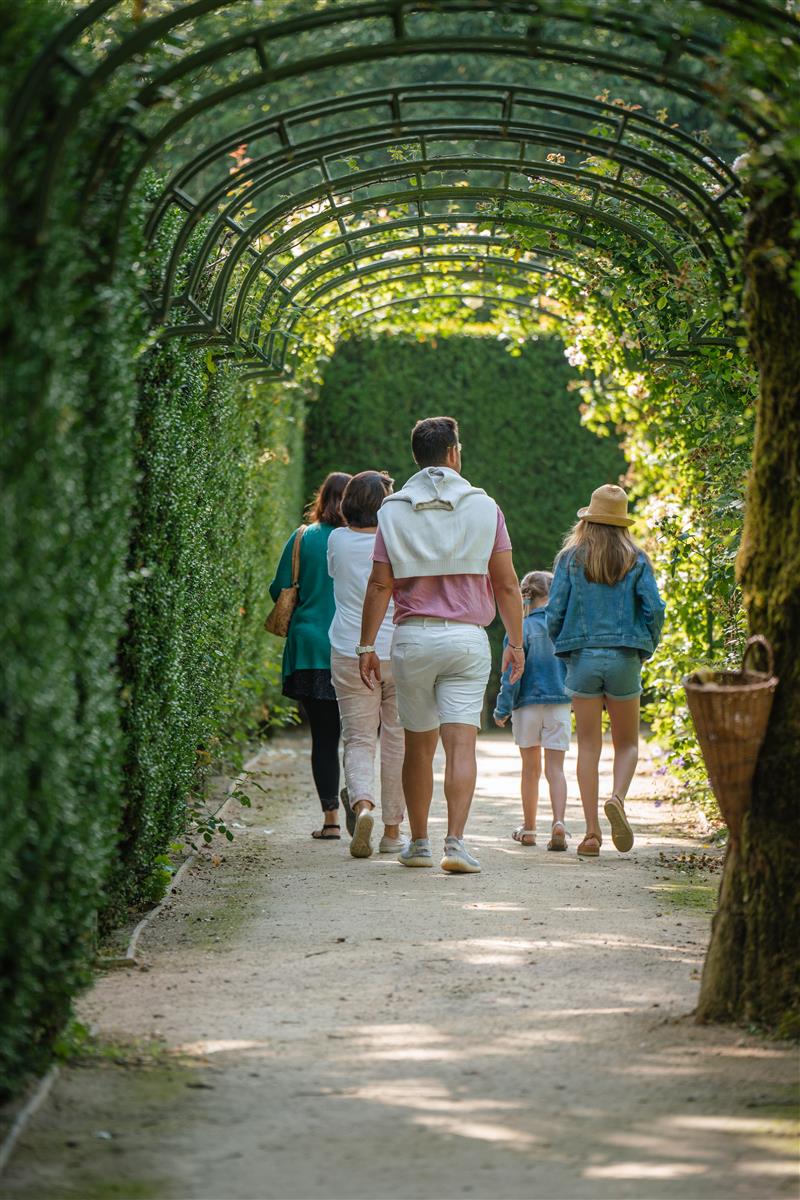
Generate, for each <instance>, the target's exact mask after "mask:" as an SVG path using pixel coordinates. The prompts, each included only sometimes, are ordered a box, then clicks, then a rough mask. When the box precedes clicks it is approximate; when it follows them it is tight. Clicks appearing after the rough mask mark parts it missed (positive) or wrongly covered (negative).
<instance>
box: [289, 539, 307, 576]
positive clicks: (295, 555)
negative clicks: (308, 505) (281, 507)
mask: <svg viewBox="0 0 800 1200" xmlns="http://www.w3.org/2000/svg"><path fill="white" fill-rule="evenodd" d="M307 529H308V526H307V525H301V526H300V527H299V528H298V529H296V530H295V534H294V545H293V546H292V587H297V585H298V584H299V583H300V545H301V543H302V541H303V537H304V536H305V532H306V530H307Z"/></svg>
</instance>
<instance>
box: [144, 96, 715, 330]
mask: <svg viewBox="0 0 800 1200" xmlns="http://www.w3.org/2000/svg"><path fill="white" fill-rule="evenodd" d="M426 93H427V89H425V88H421V89H420V91H419V92H415V93H414V97H413V98H414V99H416V98H417V96H418V95H423V94H426ZM464 94H465V93H464V91H463V89H462V90H461V95H462V96H463V95H464ZM370 98H371V97H370ZM384 99H385V97H384ZM387 102H390V101H387ZM508 107H510V104H509V105H508ZM331 108H332V109H333V111H336V109H335V107H334V106H331ZM312 111H313V112H314V113H316V111H317V109H316V107H315V108H314V109H313V110H312ZM287 117H288V114H287ZM309 119H312V118H309ZM451 121H452V123H451ZM617 122H618V124H620V125H623V124H624V122H621V121H620V119H619V116H617ZM423 125H424V128H422V126H423ZM619 132H620V133H621V132H622V130H621V129H620V131H619ZM403 137H406V138H408V137H411V138H413V139H415V140H416V141H417V142H418V143H419V146H420V148H421V151H422V153H421V155H420V156H419V157H415V158H406V159H405V160H404V165H405V166H407V168H408V169H407V172H406V173H407V174H408V175H419V174H422V173H427V174H430V173H435V172H437V171H442V172H446V171H455V170H458V171H462V170H463V171H465V172H467V173H469V172H470V171H476V170H496V171H498V172H501V173H503V174H504V175H505V177H506V179H510V176H511V175H512V174H516V175H523V176H525V177H526V178H530V176H531V175H536V176H538V177H539V178H540V179H542V178H552V179H553V180H554V181H561V182H566V183H568V184H570V185H572V186H575V187H579V188H582V189H585V190H587V191H589V192H594V193H595V198H594V201H593V203H594V204H596V203H597V201H598V200H599V198H600V196H601V195H602V196H603V197H606V196H613V197H616V198H618V199H619V200H621V201H624V202H626V203H628V204H632V205H634V206H636V205H637V204H641V205H642V206H643V207H645V208H650V209H651V211H653V212H655V213H656V215H657V216H659V217H660V219H662V220H663V221H664V222H665V223H666V224H667V225H668V226H671V227H672V228H673V229H679V228H681V227H682V230H683V232H684V233H685V234H687V235H688V236H689V237H690V238H692V239H693V240H694V241H695V242H696V243H697V244H698V247H699V248H700V250H701V252H702V253H703V254H704V255H705V256H706V257H708V258H710V259H713V258H714V257H716V256H715V254H714V251H713V250H712V248H711V246H710V244H709V242H708V240H707V239H708V237H709V236H711V237H712V238H715V239H716V242H717V247H716V248H717V249H718V250H719V252H720V273H721V274H723V269H722V264H723V263H725V264H727V263H728V262H729V261H730V251H729V249H728V247H727V245H726V243H725V234H726V233H727V232H728V231H729V229H730V225H729V223H728V221H727V220H726V219H725V214H724V211H723V210H722V209H721V202H722V200H723V199H724V198H726V197H727V196H728V195H730V194H731V192H732V191H733V189H734V186H735V185H734V182H733V176H732V174H730V173H729V174H728V176H727V180H728V182H727V186H725V185H723V183H722V180H723V179H725V178H726V176H723V175H722V174H721V173H717V171H716V170H714V171H712V170H709V169H708V168H706V170H707V171H708V175H709V178H710V180H711V181H712V182H713V183H714V184H715V186H717V187H718V188H719V193H718V195H717V196H716V197H712V196H709V195H708V193H706V192H705V191H704V190H703V189H702V187H701V186H700V185H699V184H698V183H696V182H695V181H694V180H692V179H691V178H690V177H689V176H687V175H684V174H683V173H680V174H679V173H677V172H673V173H669V172H667V171H664V170H661V169H660V168H659V166H658V163H657V160H656V159H655V156H654V155H652V154H651V153H649V152H646V151H641V150H638V148H636V149H635V150H633V151H631V152H630V153H629V152H628V148H627V147H625V146H624V145H623V144H622V143H621V141H620V139H619V138H618V139H616V140H612V139H610V138H602V137H599V136H595V135H591V134H578V133H572V132H571V131H569V132H568V133H566V134H565V131H563V130H562V131H561V132H560V133H559V139H560V140H559V143H558V144H559V146H561V147H563V148H566V149H569V150H572V151H579V150H580V151H583V152H586V153H590V152H591V153H596V154H597V155H598V156H600V157H602V158H604V159H606V160H607V161H610V162H615V163H616V165H617V167H618V170H617V174H616V176H615V177H614V178H613V179H611V178H608V177H605V176H599V175H596V174H594V173H593V172H592V171H591V170H589V171H584V170H583V169H582V168H580V167H571V166H566V165H553V164H552V163H549V162H546V161H545V162H541V161H539V160H538V159H534V160H531V161H528V159H527V158H525V157H524V153H525V150H526V148H527V146H528V145H530V144H534V145H551V144H552V136H550V137H548V136H547V133H546V131H545V130H543V129H542V127H541V126H538V125H537V126H528V125H526V124H525V123H523V122H520V123H516V122H515V124H514V126H513V127H512V126H511V123H510V118H509V123H507V124H505V123H503V122H497V123H496V122H494V121H493V120H492V121H490V120H488V119H486V120H484V121H479V120H477V119H475V118H472V119H470V121H469V122H467V121H466V120H464V121H459V119H458V118H452V119H447V120H441V119H440V120H439V121H435V122H434V121H429V122H422V121H416V120H414V121H410V122H408V123H407V124H405V123H404V124H402V125H399V126H392V127H391V129H387V128H383V127H377V128H374V127H370V128H369V129H368V130H366V131H364V133H363V134H362V135H360V136H359V137H355V136H353V135H351V136H350V137H349V138H348V140H346V141H343V140H339V141H336V140H334V138H333V135H326V136H325V137H324V138H320V139H314V140H313V141H312V142H310V143H308V144H303V145H300V146H298V145H296V144H293V143H290V144H289V145H287V146H286V147H285V148H284V149H283V150H282V151H280V152H277V153H272V154H269V155H263V156H260V157H258V158H256V159H254V160H253V161H252V162H251V163H249V164H248V166H247V168H246V169H244V168H243V169H241V170H239V171H237V172H236V173H235V174H233V175H230V176H229V178H228V179H227V180H224V181H218V182H217V183H216V184H215V185H214V186H213V187H211V188H210V189H209V190H207V191H206V192H205V194H204V195H203V196H202V198H201V199H199V200H196V201H195V200H193V199H192V198H191V197H190V196H188V195H187V194H186V193H185V192H184V191H183V188H182V187H180V186H179V185H178V184H176V183H175V182H174V180H170V182H169V183H168V184H167V185H166V187H165V188H164V190H163V191H162V193H161V197H159V200H158V201H157V202H156V205H155V207H154V209H153V211H152V214H151V218H150V221H149V222H148V226H147V233H148V236H149V237H150V238H152V237H154V236H155V234H156V232H157V229H158V228H159V225H160V222H161V220H163V218H164V217H165V215H166V213H167V211H168V210H169V207H170V205H176V206H178V207H180V208H181V209H183V210H184V211H186V212H187V217H186V219H185V220H184V223H183V226H182V227H181V229H180V230H179V231H178V233H177V235H176V236H175V238H174V242H173V249H172V253H171V256H170V261H169V263H168V265H167V267H166V270H165V272H164V278H165V286H164V294H163V297H162V312H163V313H165V312H166V310H167V309H168V307H169V305H170V302H171V296H172V290H173V283H174V279H175V275H176V273H177V270H178V263H179V260H180V257H181V254H182V252H183V249H184V247H185V245H186V243H187V241H188V239H189V237H190V236H191V234H192V232H193V231H194V229H195V228H196V227H197V226H198V224H199V223H200V222H201V221H202V220H203V219H204V217H205V216H207V215H208V214H209V213H211V212H212V211H215V210H216V212H217V216H216V217H215V218H214V220H213V223H212V226H211V227H210V229H209V232H208V234H207V239H206V245H205V247H204V250H205V251H206V252H207V253H210V252H211V250H212V249H213V245H214V241H215V238H216V236H217V235H218V234H221V233H223V232H225V231H227V230H229V229H234V230H235V231H236V232H237V233H239V234H241V235H242V236H244V234H245V232H246V227H245V226H242V225H241V223H240V221H238V220H237V214H238V212H239V211H240V210H241V208H242V207H243V205H244V204H245V203H252V201H253V200H254V199H255V198H256V197H257V196H259V195H260V194H261V193H262V192H263V191H264V190H266V189H267V188H271V187H275V186H276V185H277V184H279V183H280V182H281V180H282V179H289V178H291V177H292V176H293V175H294V174H295V173H296V172H297V171H302V170H309V169H313V170H315V171H317V172H318V173H319V176H320V180H321V182H320V184H319V188H320V192H321V193H326V194H328V195H330V193H331V192H333V191H347V190H350V189H351V188H352V187H358V186H361V184H362V182H363V176H362V175H360V174H357V173H354V172H351V173H350V174H349V175H348V174H341V175H338V176H336V177H333V176H332V175H331V172H330V169H329V160H330V159H331V158H333V157H334V154H335V155H336V158H337V160H341V158H342V156H343V155H350V156H355V155H356V154H358V153H364V152H367V151H374V150H381V149H387V148H390V147H391V146H392V145H393V144H395V143H396V142H397V140H398V138H403ZM448 140H449V141H462V140H471V141H474V142H478V141H480V140H487V141H491V142H493V143H497V142H498V141H500V142H502V141H507V142H508V143H509V144H510V145H512V146H514V147H517V146H518V147H519V152H518V153H516V155H515V157H513V158H511V157H509V158H508V159H505V158H502V159H498V158H489V157H483V156H481V155H474V156H470V157H463V156H456V157H453V158H450V159H447V158H444V157H433V158H431V157H429V156H428V154H427V146H428V144H429V143H430V142H431V141H448ZM224 144H225V145H230V144H231V143H230V139H227V140H226V142H225V143H224ZM698 149H699V147H698ZM203 157H204V158H205V157H207V156H205V155H204V156H203ZM193 165H194V164H190V166H193ZM375 170H377V171H380V172H381V175H379V176H377V177H374V181H376V182H382V181H384V178H385V176H386V174H387V172H389V171H392V172H393V173H395V174H399V173H400V171H399V167H398V166H397V165H395V166H394V167H392V168H389V167H383V168H376V169H375ZM626 170H633V171H637V172H639V173H641V174H643V175H645V176H646V177H647V178H651V179H653V180H654V181H655V182H656V183H657V184H658V185H660V186H662V187H663V188H664V189H665V190H671V191H673V192H677V193H679V195H681V196H682V197H683V198H684V199H685V200H686V201H687V203H688V204H689V205H691V206H692V207H693V208H695V210H699V211H700V212H701V213H702V215H703V216H704V217H705V218H706V219H707V220H708V224H709V226H710V231H709V230H708V229H703V228H702V227H701V226H700V225H698V224H697V223H696V221H695V220H693V219H692V217H691V216H689V215H688V214H686V213H684V212H683V211H682V210H680V209H676V208H674V207H673V206H672V205H670V204H668V203H667V202H666V201H664V200H663V197H656V196H653V195H651V194H650V193H647V192H645V191H644V190H643V189H642V190H640V188H639V187H630V186H628V185H626V184H623V178H624V173H625V171H626ZM366 182H369V180H367V181H366ZM233 188H242V189H246V191H245V192H243V193H242V195H241V196H237V197H235V198H234V199H232V200H230V201H229V202H228V204H227V205H226V206H225V208H223V209H222V210H221V211H220V209H219V204H220V202H221V201H222V200H223V198H224V197H225V196H227V195H230V193H231V190H232V189H233ZM306 194H307V193H306ZM599 211H600V210H598V212H599ZM212 231H213V232H212ZM195 279H196V275H195ZM721 282H722V280H721Z"/></svg>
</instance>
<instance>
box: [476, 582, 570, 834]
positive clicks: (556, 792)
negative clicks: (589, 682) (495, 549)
mask: <svg viewBox="0 0 800 1200" xmlns="http://www.w3.org/2000/svg"><path fill="white" fill-rule="evenodd" d="M552 579H553V576H552V575H551V573H550V572H549V571H530V572H529V573H528V574H527V575H526V576H525V578H524V579H523V580H522V583H521V584H520V590H521V591H522V600H523V603H524V605H525V621H524V623H523V645H524V647H525V670H524V672H523V674H522V678H521V679H520V680H518V682H517V683H514V684H511V683H509V681H508V672H506V674H505V675H504V676H503V681H502V686H501V688H500V692H499V693H498V696H497V703H496V705H495V710H494V720H495V724H496V725H500V726H503V725H505V724H506V723H507V721H508V718H509V716H510V717H511V726H512V728H513V730H514V741H515V742H516V743H517V745H518V746H519V752H520V754H521V755H522V820H523V824H522V825H521V826H520V827H519V829H515V830H514V832H513V834H512V837H513V838H514V840H515V841H517V842H522V844H523V846H535V845H536V810H537V807H538V804H539V776H540V775H541V771H542V750H544V773H545V777H546V779H547V783H548V786H549V788H550V804H551V806H552V809H553V827H552V830H551V833H550V841H549V842H548V843H547V849H548V850H566V848H567V831H566V828H565V826H564V812H565V809H566V807H567V781H566V778H565V777H564V753H565V751H566V750H568V749H569V738H570V732H571V729H572V721H571V718H570V711H569V696H568V695H567V693H566V692H565V690H564V676H565V674H566V669H565V667H564V664H563V663H562V662H561V661H560V660H559V659H558V658H556V656H555V653H554V651H553V643H552V642H551V641H550V637H549V635H548V632H547V623H546V618H547V598H548V595H549V592H550V584H551V582H552ZM506 640H508V639H506Z"/></svg>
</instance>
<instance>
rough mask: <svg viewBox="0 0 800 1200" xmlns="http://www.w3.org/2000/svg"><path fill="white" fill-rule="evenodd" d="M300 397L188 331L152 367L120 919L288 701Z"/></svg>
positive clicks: (141, 430) (129, 694)
mask: <svg viewBox="0 0 800 1200" xmlns="http://www.w3.org/2000/svg"><path fill="white" fill-rule="evenodd" d="M209 366H210V367H211V368H212V370H211V371H209ZM296 394H297V393H292V392H288V393H287V394H286V395H285V396H284V397H283V398H281V397H280V396H277V395H276V394H275V393H273V392H271V391H270V390H269V389H265V388H264V387H261V388H258V389H256V388H254V387H252V386H251V387H243V386H242V385H241V384H240V383H239V381H238V377H237V371H236V368H235V367H234V366H224V365H220V366H219V367H216V366H215V364H214V363H213V361H211V360H207V357H206V354H205V352H204V351H202V350H200V349H191V348H189V347H187V346H186V345H184V344H183V343H182V342H180V341H179V340H177V339H173V340H171V341H168V342H166V343H165V344H164V345H161V346H157V347H156V348H155V349H154V350H153V351H152V352H151V353H150V354H149V355H148V356H147V358H146V360H145V362H144V364H143V369H142V372H141V392H140V402H139V412H138V420H137V438H136V455H137V464H138V469H139V481H140V482H139V487H138V489H137V494H136V502H135V512H134V527H133V536H132V543H131V550H130V558H129V578H130V582H131V608H130V615H129V621H128V630H127V634H126V636H125V638H124V640H123V642H122V646H121V654H120V667H121V677H122V683H123V687H122V692H121V696H122V700H123V728H124V731H125V735H126V749H125V774H126V789H125V808H124V812H123V818H122V826H121V841H120V848H119V856H118V859H117V862H116V866H115V869H114V873H113V875H112V883H111V887H110V890H109V891H110V894H109V903H110V905H111V909H110V911H109V912H108V913H107V914H106V920H108V919H110V918H112V917H114V916H116V915H118V913H119V910H120V908H121V906H123V905H124V904H126V903H127V904H138V903H140V902H141V899H142V897H143V895H145V894H146V893H147V892H148V889H149V884H148V878H149V875H150V872H151V871H152V870H153V864H154V863H156V864H157V859H158V855H159V854H161V853H162V852H163V851H164V849H165V848H166V847H167V846H168V845H169V844H170V842H172V841H173V840H174V839H175V838H177V837H178V836H179V835H180V834H181V833H182V831H183V829H184V827H185V824H186V802H187V797H189V795H190V794H192V793H195V792H197V791H198V789H201V788H202V776H203V774H204V772H205V769H206V767H207V766H209V765H210V764H211V763H212V762H213V761H214V760H216V759H217V758H218V756H219V753H220V751H221V750H223V751H227V752H229V751H230V742H231V738H232V737H235V735H236V733H237V732H238V731H240V730H246V729H247V728H248V727H249V728H252V727H253V726H254V725H255V724H259V723H260V724H266V723H268V722H269V721H270V719H271V717H272V716H273V715H274V714H273V711H272V709H271V701H272V700H273V698H274V699H275V700H276V701H277V702H278V705H280V701H278V700H277V695H276V693H277V691H278V688H277V677H278V660H277V658H275V657H274V656H275V655H276V654H277V649H276V648H275V647H274V645H273V646H270V647H268V646H266V645H265V642H267V641H268V640H269V639H266V638H265V636H264V633H263V630H262V627H261V626H262V621H263V617H264V613H265V612H266V611H267V608H268V606H269V599H268V596H267V585H268V582H269V579H270V577H271V576H270V572H269V568H270V565H271V560H272V558H273V557H274V555H275V554H276V553H277V552H278V545H277V539H280V538H281V536H282V532H283V529H284V527H285V526H286V525H288V524H291V521H292V520H293V518H294V515H295V513H296V511H297V508H298V507H299V487H298V484H299V472H298V471H297V466H298V465H299V454H297V455H296V453H295V452H296V450H297V449H299V447H297V442H298V439H299V436H300V434H299V431H300V423H299V422H298V421H297V420H296V419H295V415H294V413H293V411H292V404H291V396H292V395H296ZM276 401H277V402H276ZM266 654H271V655H272V657H271V658H270V660H269V663H268V665H267V667H266V671H265V655H266ZM156 869H157V867H156Z"/></svg>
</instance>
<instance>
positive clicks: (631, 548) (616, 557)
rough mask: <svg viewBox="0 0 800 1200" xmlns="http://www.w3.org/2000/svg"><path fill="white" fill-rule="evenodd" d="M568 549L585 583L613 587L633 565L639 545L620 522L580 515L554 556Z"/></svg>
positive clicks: (560, 555)
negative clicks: (572, 553)
mask: <svg viewBox="0 0 800 1200" xmlns="http://www.w3.org/2000/svg"><path fill="white" fill-rule="evenodd" d="M570 552H574V554H575V557H576V559H577V561H578V562H579V563H580V564H581V566H582V567H583V573H584V575H585V576H586V578H587V579H588V581H589V583H607V584H608V585H609V586H612V587H613V585H614V584H615V583H619V581H620V580H621V579H624V578H625V576H626V575H627V574H628V571H630V569H631V567H633V566H634V565H635V563H636V560H637V558H638V557H639V555H640V554H641V549H640V547H639V546H638V544H637V543H636V542H635V541H634V540H633V538H632V537H631V535H630V533H629V532H628V530H627V529H624V528H623V527H622V526H620V525H600V524H598V523H597V522H595V521H585V520H583V519H581V520H580V521H576V522H575V524H574V525H573V526H572V529H570V531H569V533H568V534H567V536H566V537H565V538H564V544H563V546H562V547H561V551H560V553H559V555H558V557H559V558H561V557H562V555H564V554H568V553H570Z"/></svg>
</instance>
